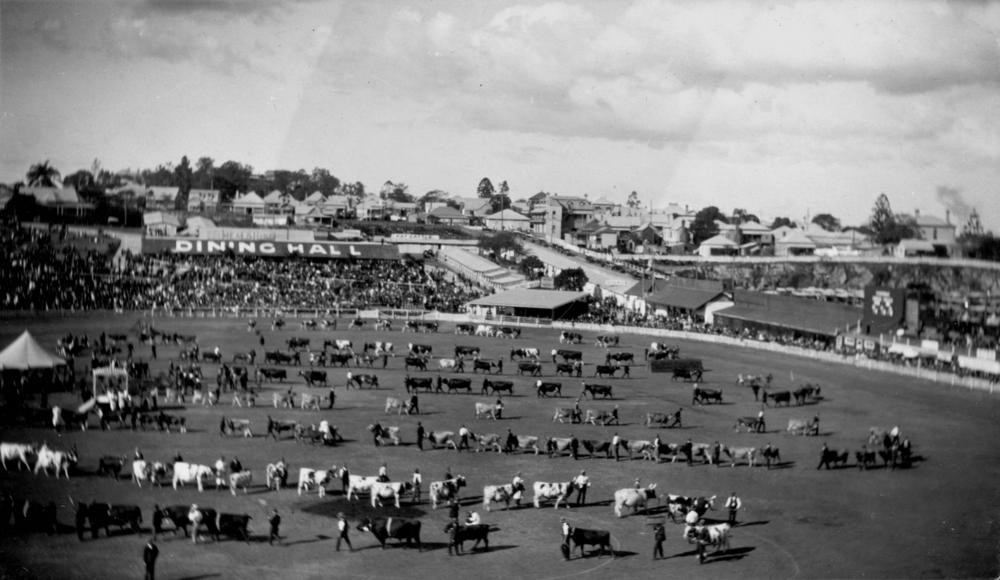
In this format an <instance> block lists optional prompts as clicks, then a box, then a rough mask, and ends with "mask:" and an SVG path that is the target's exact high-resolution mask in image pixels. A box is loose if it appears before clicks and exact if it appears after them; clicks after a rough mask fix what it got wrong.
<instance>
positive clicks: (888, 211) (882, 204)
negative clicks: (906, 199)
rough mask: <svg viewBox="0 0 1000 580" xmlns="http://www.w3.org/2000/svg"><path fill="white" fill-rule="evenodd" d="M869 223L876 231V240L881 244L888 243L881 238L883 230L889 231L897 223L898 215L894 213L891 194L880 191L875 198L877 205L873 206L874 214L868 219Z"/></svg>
mask: <svg viewBox="0 0 1000 580" xmlns="http://www.w3.org/2000/svg"><path fill="white" fill-rule="evenodd" d="M868 225H870V226H871V228H872V231H873V232H875V241H876V242H878V243H880V244H884V243H886V242H884V241H882V240H881V238H882V235H883V232H888V231H889V230H890V229H891V228H892V227H894V226H895V225H896V216H895V215H893V213H892V206H891V205H890V204H889V196H887V195H886V194H884V193H880V194H879V196H878V197H877V198H876V199H875V206H874V207H873V208H872V215H871V218H870V219H869V220H868ZM897 241H898V240H897Z"/></svg>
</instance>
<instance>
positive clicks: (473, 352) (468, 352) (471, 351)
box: [455, 346, 480, 358]
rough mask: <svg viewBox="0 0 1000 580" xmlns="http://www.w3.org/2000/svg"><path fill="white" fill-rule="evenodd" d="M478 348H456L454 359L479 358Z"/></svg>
mask: <svg viewBox="0 0 1000 580" xmlns="http://www.w3.org/2000/svg"><path fill="white" fill-rule="evenodd" d="M479 352H480V350H479V347H478V346H456V347H455V358H461V357H464V356H472V357H476V356H479Z"/></svg>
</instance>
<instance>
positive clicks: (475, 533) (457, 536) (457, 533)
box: [444, 522, 490, 555]
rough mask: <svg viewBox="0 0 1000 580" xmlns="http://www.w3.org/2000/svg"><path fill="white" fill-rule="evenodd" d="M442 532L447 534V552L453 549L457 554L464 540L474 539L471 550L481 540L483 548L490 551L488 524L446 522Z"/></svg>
mask: <svg viewBox="0 0 1000 580" xmlns="http://www.w3.org/2000/svg"><path fill="white" fill-rule="evenodd" d="M444 533H446V534H448V554H449V555H451V553H452V550H454V552H455V554H456V555H459V554H461V553H462V551H463V550H464V545H465V542H467V541H471V540H475V542H476V543H474V544H472V550H475V549H476V547H477V546H479V542H483V549H484V550H485V551H487V552H489V551H490V526H489V525H487V524H473V525H465V526H463V525H459V524H457V523H455V522H448V524H447V525H446V526H445V527H444Z"/></svg>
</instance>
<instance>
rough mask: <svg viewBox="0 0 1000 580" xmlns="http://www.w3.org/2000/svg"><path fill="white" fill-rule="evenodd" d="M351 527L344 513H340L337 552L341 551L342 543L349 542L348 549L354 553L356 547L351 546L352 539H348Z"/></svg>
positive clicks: (338, 517) (338, 516)
mask: <svg viewBox="0 0 1000 580" xmlns="http://www.w3.org/2000/svg"><path fill="white" fill-rule="evenodd" d="M349 529H350V526H348V525H347V518H346V517H344V512H339V513H338V514H337V551H338V552H339V551H340V542H341V540H343V541H344V542H347V547H348V548H350V550H351V551H352V552H353V551H354V546H352V545H351V538H349V537H348V530H349Z"/></svg>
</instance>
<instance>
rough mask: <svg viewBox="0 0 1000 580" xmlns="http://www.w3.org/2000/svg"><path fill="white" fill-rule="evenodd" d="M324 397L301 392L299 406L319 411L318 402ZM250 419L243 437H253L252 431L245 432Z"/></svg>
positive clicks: (247, 422)
mask: <svg viewBox="0 0 1000 580" xmlns="http://www.w3.org/2000/svg"><path fill="white" fill-rule="evenodd" d="M324 399H325V397H321V396H319V395H313V394H311V393H302V398H301V399H299V407H300V408H301V409H302V410H303V411H305V410H306V409H311V410H313V411H319V407H320V402H321V401H322V400H324ZM249 427H250V421H249V420H247V421H246V430H245V431H244V432H243V436H244V437H253V433H250V434H249V435H248V434H247V433H248V432H249Z"/></svg>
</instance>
